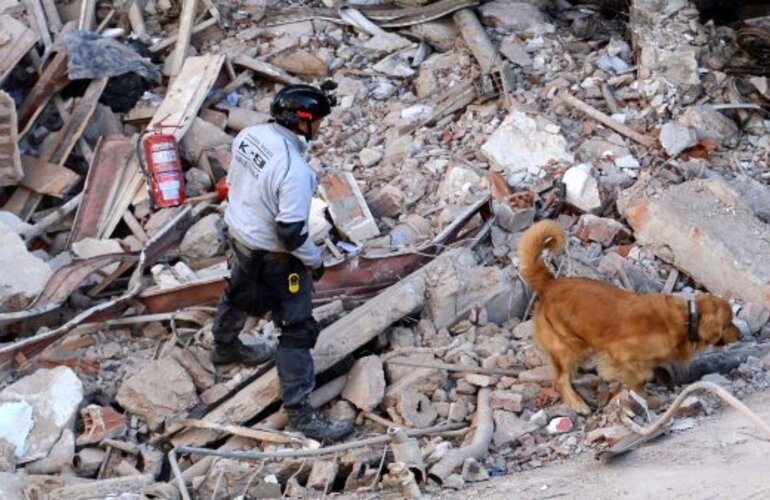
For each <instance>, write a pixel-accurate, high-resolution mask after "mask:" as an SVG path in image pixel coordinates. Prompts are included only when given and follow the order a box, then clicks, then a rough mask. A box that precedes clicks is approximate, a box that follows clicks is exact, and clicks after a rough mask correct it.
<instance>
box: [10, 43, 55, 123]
mask: <svg viewBox="0 0 770 500" xmlns="http://www.w3.org/2000/svg"><path fill="white" fill-rule="evenodd" d="M0 64H2V62H0ZM68 83H69V79H67V53H66V52H57V53H56V55H55V56H54V57H53V59H51V61H50V62H49V63H48V64H47V65H46V67H45V69H44V70H43V72H42V73H41V75H40V78H38V79H37V83H35V85H34V87H32V90H30V91H29V94H27V97H25V98H24V101H23V102H22V103H21V106H20V107H19V135H21V136H23V135H24V134H26V133H27V131H29V129H30V127H31V126H32V124H33V123H34V122H35V119H36V118H37V116H38V115H39V114H40V113H41V112H42V111H43V109H44V108H45V106H46V105H47V104H48V101H49V100H50V99H51V97H52V96H53V95H54V94H56V93H57V92H58V91H60V90H61V89H63V88H64V87H65V86H66V85H67V84H68Z"/></svg>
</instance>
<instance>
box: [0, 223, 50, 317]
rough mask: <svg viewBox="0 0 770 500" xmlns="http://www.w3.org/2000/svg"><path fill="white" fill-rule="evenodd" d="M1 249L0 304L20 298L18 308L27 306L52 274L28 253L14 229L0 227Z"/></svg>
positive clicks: (44, 265) (44, 264)
mask: <svg viewBox="0 0 770 500" xmlns="http://www.w3.org/2000/svg"><path fill="white" fill-rule="evenodd" d="M0 248H2V252H0V269H2V273H0V304H4V303H5V302H6V301H7V300H9V299H14V300H15V299H17V298H19V297H21V298H22V299H23V303H22V304H20V306H22V307H23V306H26V305H27V304H26V302H27V301H28V300H30V299H32V298H34V297H35V296H36V295H37V294H38V293H40V291H41V290H42V289H43V287H44V286H45V284H46V283H47V282H48V279H49V278H50V277H51V274H53V271H51V268H50V267H49V266H48V264H46V263H45V262H44V261H43V260H41V259H40V258H38V257H36V256H34V255H32V254H31V253H30V252H29V251H28V250H27V246H26V245H25V244H24V241H23V240H22V239H21V237H20V236H19V235H18V234H16V232H15V230H14V229H13V228H9V227H8V226H6V225H5V224H3V223H0ZM16 305H17V304H13V306H14V307H16Z"/></svg>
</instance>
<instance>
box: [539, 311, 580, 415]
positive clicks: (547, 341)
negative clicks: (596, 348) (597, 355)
mask: <svg viewBox="0 0 770 500" xmlns="http://www.w3.org/2000/svg"><path fill="white" fill-rule="evenodd" d="M535 340H537V343H538V344H540V347H542V348H543V350H544V351H545V352H547V353H548V356H549V357H550V358H551V363H552V364H553V368H554V382H555V384H556V387H557V389H558V390H559V393H560V394H561V397H562V399H563V400H564V402H565V403H567V405H569V407H570V408H572V409H573V410H575V411H576V412H578V413H580V414H583V415H588V414H589V413H591V408H589V407H588V404H586V402H585V401H583V398H581V397H580V396H579V395H578V393H577V392H575V389H574V388H573V387H572V383H571V378H572V375H573V374H574V373H575V371H576V370H577V368H578V366H579V365H580V360H581V359H582V358H583V356H584V354H585V353H584V349H583V348H581V347H580V346H571V345H569V344H568V343H566V342H564V341H562V339H561V338H560V337H559V335H558V334H556V333H555V332H554V330H553V329H552V326H551V325H550V324H549V322H548V320H547V319H545V318H544V317H543V316H542V315H540V314H536V315H535Z"/></svg>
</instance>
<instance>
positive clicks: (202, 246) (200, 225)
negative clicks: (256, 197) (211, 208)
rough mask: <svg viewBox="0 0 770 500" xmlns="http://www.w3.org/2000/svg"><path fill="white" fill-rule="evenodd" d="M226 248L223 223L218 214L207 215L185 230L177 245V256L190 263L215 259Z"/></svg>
mask: <svg viewBox="0 0 770 500" xmlns="http://www.w3.org/2000/svg"><path fill="white" fill-rule="evenodd" d="M226 246H227V239H226V237H225V223H224V221H223V220H222V217H221V216H220V215H219V214H209V215H207V216H206V217H204V218H202V219H201V220H199V221H198V222H196V223H195V224H193V226H192V227H191V228H190V229H188V230H187V233H186V234H185V235H184V238H183V239H182V243H181V244H180V245H179V254H180V255H181V257H182V258H183V259H185V260H186V261H188V262H192V261H195V260H199V259H207V258H211V257H216V256H217V255H221V254H222V252H224V250H225V247H226Z"/></svg>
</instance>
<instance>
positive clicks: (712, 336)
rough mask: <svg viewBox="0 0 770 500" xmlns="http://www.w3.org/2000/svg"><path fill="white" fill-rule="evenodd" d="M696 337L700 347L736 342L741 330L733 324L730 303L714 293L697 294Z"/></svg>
mask: <svg viewBox="0 0 770 500" xmlns="http://www.w3.org/2000/svg"><path fill="white" fill-rule="evenodd" d="M698 337H700V340H701V342H699V343H702V345H701V347H706V346H708V345H724V344H731V343H733V342H737V341H738V340H740V338H741V331H740V330H739V329H738V327H736V326H735V325H734V324H733V310H732V308H731V307H730V303H729V302H728V301H727V300H725V299H723V298H722V297H717V296H716V295H700V296H698Z"/></svg>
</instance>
